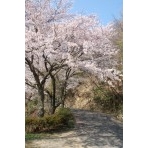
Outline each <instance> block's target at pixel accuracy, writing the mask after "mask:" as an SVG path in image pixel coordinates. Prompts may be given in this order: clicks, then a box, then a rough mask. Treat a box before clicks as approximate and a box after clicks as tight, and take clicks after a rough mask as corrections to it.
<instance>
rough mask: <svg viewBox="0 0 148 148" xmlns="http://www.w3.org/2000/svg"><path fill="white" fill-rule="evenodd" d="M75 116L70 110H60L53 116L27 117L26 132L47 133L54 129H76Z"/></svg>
mask: <svg viewBox="0 0 148 148" xmlns="http://www.w3.org/2000/svg"><path fill="white" fill-rule="evenodd" d="M74 123H75V120H74V116H73V114H72V113H71V111H70V109H67V108H60V109H59V110H58V112H56V113H55V114H53V115H50V116H45V117H42V118H39V117H34V118H32V117H26V120H25V130H26V133H35V132H45V131H50V130H53V129H56V130H59V129H61V128H71V127H74Z"/></svg>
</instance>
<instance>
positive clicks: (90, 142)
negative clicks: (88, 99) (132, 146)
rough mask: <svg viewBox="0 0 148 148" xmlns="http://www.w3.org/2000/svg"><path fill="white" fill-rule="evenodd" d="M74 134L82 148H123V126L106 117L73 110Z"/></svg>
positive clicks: (96, 113)
mask: <svg viewBox="0 0 148 148" xmlns="http://www.w3.org/2000/svg"><path fill="white" fill-rule="evenodd" d="M73 112H74V114H75V118H76V122H77V124H76V128H75V131H76V134H77V136H78V137H80V139H81V141H82V143H83V147H84V148H89V147H91V148H97V147H105V148H107V147H109V148H111V147H114V148H115V147H116V148H122V147H123V125H122V123H120V122H116V121H114V120H112V118H111V117H110V116H108V115H105V114H102V113H98V112H90V111H86V110H76V109H75V110H73Z"/></svg>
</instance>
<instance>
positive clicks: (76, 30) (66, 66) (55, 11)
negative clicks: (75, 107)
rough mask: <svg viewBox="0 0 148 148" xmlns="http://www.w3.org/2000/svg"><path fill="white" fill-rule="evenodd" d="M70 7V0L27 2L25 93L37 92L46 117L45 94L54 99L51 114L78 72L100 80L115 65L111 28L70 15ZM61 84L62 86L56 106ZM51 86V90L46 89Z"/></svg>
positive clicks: (92, 17) (32, 0) (81, 16)
mask: <svg viewBox="0 0 148 148" xmlns="http://www.w3.org/2000/svg"><path fill="white" fill-rule="evenodd" d="M70 6H71V2H70V1H67V0H50V1H49V0H38V1H37V0H26V12H25V16H26V17H25V18H26V20H25V27H26V37H25V38H26V43H25V45H26V49H25V66H26V70H25V71H26V77H25V82H26V85H27V86H26V91H27V92H29V91H30V90H31V88H32V89H34V92H36V91H37V92H38V96H39V101H40V103H39V104H41V108H40V110H39V116H44V99H45V94H47V95H48V97H49V98H50V100H51V106H52V111H51V113H54V112H55V109H56V108H57V106H58V105H60V104H61V103H62V105H63V106H64V100H65V98H66V89H67V87H68V81H69V79H70V78H71V77H72V76H74V75H75V74H76V73H77V72H78V71H80V70H82V71H86V72H90V73H91V74H94V75H97V76H98V77H99V78H100V77H101V73H102V71H104V70H106V69H112V68H114V67H115V65H116V61H115V60H114V59H113V58H112V57H113V55H115V53H116V52H117V49H116V48H114V46H113V44H112V42H111V41H110V40H109V37H111V36H112V34H113V33H114V32H113V28H112V25H108V26H105V27H104V26H101V25H100V23H99V21H98V20H97V18H96V17H95V16H92V15H90V16H83V15H71V14H69V13H68V10H69V9H70ZM61 73H62V74H61ZM58 81H59V82H62V83H61V84H60V87H61V92H60V101H59V102H58V103H56V100H57V92H56V91H57V90H58V89H59V88H57V82H58ZM49 83H51V85H52V90H49V89H47V88H48V85H49ZM31 91H32V90H31Z"/></svg>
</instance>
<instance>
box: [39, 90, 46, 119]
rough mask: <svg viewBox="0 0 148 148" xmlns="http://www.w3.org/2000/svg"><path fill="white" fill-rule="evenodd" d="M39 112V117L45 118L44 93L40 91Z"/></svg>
mask: <svg viewBox="0 0 148 148" xmlns="http://www.w3.org/2000/svg"><path fill="white" fill-rule="evenodd" d="M38 94H39V102H38V106H39V111H38V116H39V117H44V97H45V96H44V91H41V90H39V93H38Z"/></svg>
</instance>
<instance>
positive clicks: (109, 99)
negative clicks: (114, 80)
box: [94, 83, 123, 113]
mask: <svg viewBox="0 0 148 148" xmlns="http://www.w3.org/2000/svg"><path fill="white" fill-rule="evenodd" d="M94 101H95V102H96V103H97V104H98V105H100V107H101V109H102V110H103V111H105V112H110V113H117V112H119V111H121V110H122V108H123V92H122V86H115V87H111V86H109V85H107V84H105V83H104V84H103V83H102V84H100V85H99V87H96V88H95V89H94Z"/></svg>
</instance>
